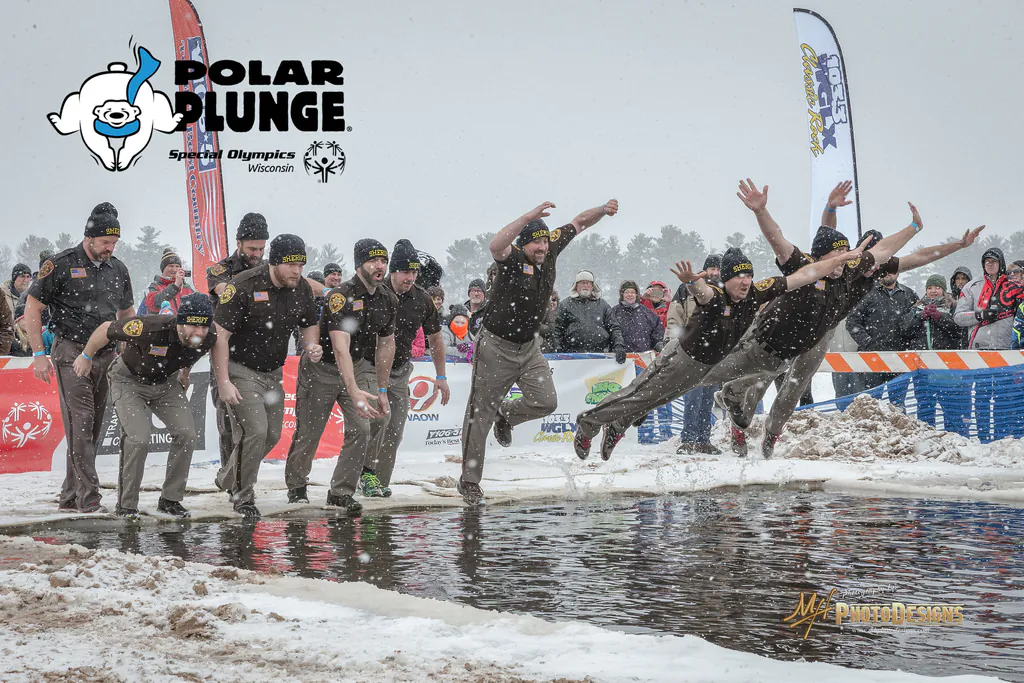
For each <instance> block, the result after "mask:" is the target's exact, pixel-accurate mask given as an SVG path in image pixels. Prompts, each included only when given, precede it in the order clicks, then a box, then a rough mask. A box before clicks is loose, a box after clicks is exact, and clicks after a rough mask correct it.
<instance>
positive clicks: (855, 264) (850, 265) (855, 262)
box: [846, 257, 860, 268]
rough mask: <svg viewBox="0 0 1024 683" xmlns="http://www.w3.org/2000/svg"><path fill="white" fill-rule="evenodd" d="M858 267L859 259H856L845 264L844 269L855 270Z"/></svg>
mask: <svg viewBox="0 0 1024 683" xmlns="http://www.w3.org/2000/svg"><path fill="white" fill-rule="evenodd" d="M859 265H860V257H857V258H855V259H853V260H852V261H847V262H846V267H847V268H856V267H857V266H859Z"/></svg>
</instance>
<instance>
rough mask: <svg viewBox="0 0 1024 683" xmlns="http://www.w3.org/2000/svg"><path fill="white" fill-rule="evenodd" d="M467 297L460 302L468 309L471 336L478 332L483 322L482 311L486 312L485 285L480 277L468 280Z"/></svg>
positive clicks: (474, 336)
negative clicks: (463, 301)
mask: <svg viewBox="0 0 1024 683" xmlns="http://www.w3.org/2000/svg"><path fill="white" fill-rule="evenodd" d="M467 293H468V294H469V299H467V300H466V303H464V304H462V305H463V306H465V307H466V310H467V311H469V334H470V336H472V337H473V338H476V335H477V334H479V332H480V326H481V325H483V323H484V313H486V312H487V285H486V284H484V281H483V280H482V279H480V278H476V279H475V280H472V281H470V283H469V292H467Z"/></svg>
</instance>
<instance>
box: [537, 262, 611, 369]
mask: <svg viewBox="0 0 1024 683" xmlns="http://www.w3.org/2000/svg"><path fill="white" fill-rule="evenodd" d="M553 338H554V343H555V348H556V349H557V350H558V351H559V352H561V353H605V352H608V351H610V352H612V353H614V354H615V360H616V361H617V362H619V363H625V362H626V346H625V344H624V343H623V340H622V329H621V328H620V327H619V321H618V320H617V319H616V318H615V316H614V315H612V307H611V306H609V305H608V302H607V301H605V300H604V299H602V298H601V290H600V289H599V288H598V286H597V284H596V283H595V282H594V274H593V273H591V272H590V271H589V270H581V271H580V272H579V273H577V275H576V281H575V282H573V285H572V293H571V294H570V295H569V296H568V297H566V298H565V299H563V300H562V301H561V303H559V304H558V311H557V313H556V314H555V329H554V332H553Z"/></svg>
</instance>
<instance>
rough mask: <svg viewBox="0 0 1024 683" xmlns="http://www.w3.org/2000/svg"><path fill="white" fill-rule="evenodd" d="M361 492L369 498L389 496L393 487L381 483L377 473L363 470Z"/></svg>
mask: <svg viewBox="0 0 1024 683" xmlns="http://www.w3.org/2000/svg"><path fill="white" fill-rule="evenodd" d="M359 493H360V494H361V495H363V496H366V497H367V498H387V497H388V496H390V495H391V489H390V488H389V487H387V486H384V485H383V484H381V483H380V479H378V478H377V475H376V474H373V473H372V472H363V474H362V476H360V477H359Z"/></svg>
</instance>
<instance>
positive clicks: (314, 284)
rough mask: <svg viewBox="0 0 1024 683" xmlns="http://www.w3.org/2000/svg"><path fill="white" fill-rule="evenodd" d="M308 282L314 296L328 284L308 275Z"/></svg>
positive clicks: (321, 291) (319, 293) (318, 294)
mask: <svg viewBox="0 0 1024 683" xmlns="http://www.w3.org/2000/svg"><path fill="white" fill-rule="evenodd" d="M306 282H308V283H309V286H310V287H312V289H313V296H320V295H321V294H323V293H324V290H325V289H327V285H322V284H320V283H319V282H317V281H316V280H314V279H312V278H308V277H307V278H306ZM218 286H219V285H218Z"/></svg>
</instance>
